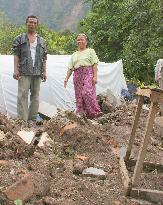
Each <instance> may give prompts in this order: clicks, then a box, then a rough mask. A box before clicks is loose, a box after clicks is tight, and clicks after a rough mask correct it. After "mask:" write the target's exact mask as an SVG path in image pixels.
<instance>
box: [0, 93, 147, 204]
mask: <svg viewBox="0 0 163 205" xmlns="http://www.w3.org/2000/svg"><path fill="white" fill-rule="evenodd" d="M98 99H99V102H100V105H101V108H102V111H103V112H104V115H103V116H101V117H99V118H97V119H94V120H89V119H87V118H85V117H81V116H80V115H77V114H75V113H73V112H69V111H59V112H58V114H57V115H56V116H54V117H53V118H51V119H50V120H45V121H43V123H40V124H39V125H37V126H36V127H32V128H26V127H25V124H24V123H23V122H21V121H19V120H11V119H7V117H6V116H4V115H3V114H0V204H1V205H12V204H14V201H15V204H16V203H18V202H16V200H17V201H18V199H21V200H22V201H23V202H24V204H26V205H35V204H36V205H37V204H38V205H86V204H88V205H93V204H94V205H129V204H130V205H138V204H143V202H140V201H139V202H136V201H134V200H131V199H127V198H125V197H124V193H123V186H122V183H121V178H120V175H119V165H118V158H119V147H120V146H121V145H126V143H127V140H128V137H129V135H130V131H131V124H132V121H133V115H134V111H135V108H136V104H135V103H129V102H125V101H123V102H122V103H121V105H118V106H116V105H115V104H114V103H115V101H114V103H113V101H112V102H111V101H109V99H108V98H107V97H106V96H99V98H98ZM147 114H148V111H146V110H145V111H143V113H142V122H141V123H140V125H139V131H138V136H137V139H138V142H139V140H140V136H139V134H140V133H142V131H143V129H144V119H145V118H146V116H147ZM23 127H24V128H23ZM22 128H23V131H24V133H23V135H25V132H27V133H29V132H32V137H31V135H27V137H26V138H28V140H27V141H26V140H25V138H23V135H21V134H22V133H21V134H20V130H21V131H22ZM45 133H46V139H48V140H47V141H46V142H48V143H45V144H42V145H40V146H39V142H40V140H41V139H43V136H44V134H45ZM37 135H38V136H37ZM136 146H137V145H136ZM144 204H148V203H144ZM149 204H150V203H149Z"/></svg>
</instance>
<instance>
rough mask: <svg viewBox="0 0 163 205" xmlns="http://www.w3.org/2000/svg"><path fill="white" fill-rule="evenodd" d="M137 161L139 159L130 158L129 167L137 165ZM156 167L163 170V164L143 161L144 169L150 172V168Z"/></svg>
mask: <svg viewBox="0 0 163 205" xmlns="http://www.w3.org/2000/svg"><path fill="white" fill-rule="evenodd" d="M136 162H137V160H134V159H129V161H128V162H127V166H128V167H132V166H135V165H136ZM155 169H157V171H160V172H163V164H158V163H156V164H155V163H153V162H147V161H144V162H143V170H144V171H146V170H147V171H148V172H149V170H151V171H153V170H155Z"/></svg>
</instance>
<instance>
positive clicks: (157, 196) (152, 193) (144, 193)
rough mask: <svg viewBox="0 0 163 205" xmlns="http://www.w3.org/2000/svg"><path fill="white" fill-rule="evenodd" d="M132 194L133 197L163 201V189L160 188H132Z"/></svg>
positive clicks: (155, 201) (157, 201)
mask: <svg viewBox="0 0 163 205" xmlns="http://www.w3.org/2000/svg"><path fill="white" fill-rule="evenodd" d="M130 196H131V197H133V198H137V199H142V200H146V201H150V202H153V203H162V202H163V191H159V190H151V189H137V188H132V190H131V192H130Z"/></svg>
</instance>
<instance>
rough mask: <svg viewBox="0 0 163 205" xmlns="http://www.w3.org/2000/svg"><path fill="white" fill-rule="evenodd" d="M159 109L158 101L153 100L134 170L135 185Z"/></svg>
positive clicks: (133, 182)
mask: <svg viewBox="0 0 163 205" xmlns="http://www.w3.org/2000/svg"><path fill="white" fill-rule="evenodd" d="M157 110H158V103H157V102H155V103H153V102H152V103H151V106H150V111H149V115H148V120H147V125H146V130H145V136H144V140H143V142H142V144H141V148H140V151H139V155H138V159H137V163H136V167H135V170H134V175H133V180H132V185H133V186H135V185H136V184H137V183H138V180H139V178H140V173H141V170H142V168H143V162H144V158H145V154H146V151H147V145H148V142H149V140H150V133H151V131H152V128H153V122H154V118H155V114H156V113H157Z"/></svg>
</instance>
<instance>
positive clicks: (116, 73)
mask: <svg viewBox="0 0 163 205" xmlns="http://www.w3.org/2000/svg"><path fill="white" fill-rule="evenodd" d="M69 60H70V56H69V55H48V59H47V77H48V78H47V81H46V82H45V83H41V91H40V101H45V102H47V103H49V104H52V105H55V106H56V107H58V108H63V109H74V108H75V98H74V89H73V81H72V77H71V78H70V80H69V82H68V86H67V89H64V87H63V81H64V78H65V76H66V71H67V65H68V62H69ZM13 70H14V59H13V56H11V55H0V112H3V113H6V114H7V115H8V116H11V117H15V116H16V101H17V86H18V83H17V81H16V80H14V79H13V77H12V75H13ZM107 89H110V90H111V91H112V92H113V94H114V95H115V96H117V97H118V96H120V95H121V90H122V89H127V85H126V81H125V78H124V75H123V64H122V60H119V61H118V62H115V63H103V62H100V64H99V66H98V84H97V94H99V93H104V92H105V91H106V90H107Z"/></svg>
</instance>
